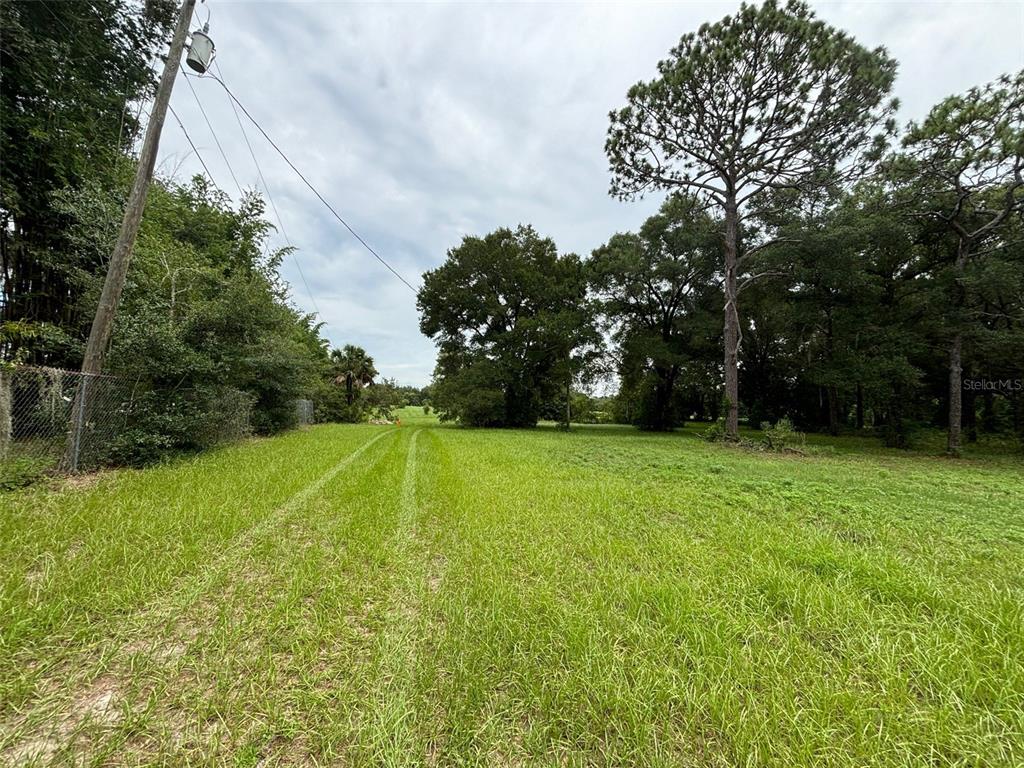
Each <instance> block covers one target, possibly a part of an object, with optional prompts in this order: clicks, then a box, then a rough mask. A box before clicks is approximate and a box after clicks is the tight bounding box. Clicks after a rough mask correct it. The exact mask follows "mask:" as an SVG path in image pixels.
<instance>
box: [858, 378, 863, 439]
mask: <svg viewBox="0 0 1024 768" xmlns="http://www.w3.org/2000/svg"><path fill="white" fill-rule="evenodd" d="M857 429H858V430H862V429H864V385H863V384H861V383H860V382H857Z"/></svg>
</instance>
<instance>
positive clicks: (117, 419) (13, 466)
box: [0, 366, 133, 486]
mask: <svg viewBox="0 0 1024 768" xmlns="http://www.w3.org/2000/svg"><path fill="white" fill-rule="evenodd" d="M132 400H133V391H132V387H131V386H130V385H129V384H128V383H127V382H125V381H123V380H122V379H118V378H115V377H112V376H97V375H90V374H83V373H81V372H78V371H64V370H60V369H58V368H42V367H33V366H17V367H15V368H9V367H0V486H4V485H10V484H13V483H16V482H17V481H18V480H19V479H20V478H24V477H32V476H36V475H40V474H45V473H48V472H55V471H67V472H76V471H79V470H84V469H93V468H95V467H97V466H99V465H100V464H101V463H102V462H103V460H104V459H105V456H106V451H107V448H108V446H109V445H110V443H111V440H112V439H113V438H114V437H115V436H116V435H117V434H118V433H119V432H120V431H121V430H122V429H123V428H124V425H125V423H126V420H127V418H128V414H129V413H130V411H131V407H132Z"/></svg>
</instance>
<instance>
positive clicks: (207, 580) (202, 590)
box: [0, 430, 396, 765]
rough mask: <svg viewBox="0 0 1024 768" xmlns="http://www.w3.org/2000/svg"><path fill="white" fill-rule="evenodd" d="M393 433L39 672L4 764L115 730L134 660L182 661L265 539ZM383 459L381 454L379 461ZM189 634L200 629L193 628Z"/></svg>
mask: <svg viewBox="0 0 1024 768" xmlns="http://www.w3.org/2000/svg"><path fill="white" fill-rule="evenodd" d="M394 434H396V431H395V430H388V431H385V432H380V433H378V434H376V435H375V436H373V437H372V438H370V439H369V440H367V441H365V442H363V443H362V444H361V445H359V447H358V448H356V449H355V450H354V451H352V452H350V453H348V454H347V455H346V456H345V457H343V458H342V459H341V460H340V461H338V462H337V463H335V464H334V465H333V466H331V467H330V468H329V469H328V470H327V471H326V472H323V473H322V474H321V475H319V476H318V477H317V478H316V479H314V480H313V481H312V482H310V483H308V484H307V485H305V486H303V487H302V488H300V489H299V490H298V491H296V492H295V493H293V494H292V495H291V496H289V497H288V498H287V499H286V500H285V501H284V502H283V503H281V504H279V505H278V506H277V507H276V508H275V509H274V510H273V511H272V513H271V514H269V515H267V516H265V517H264V518H262V519H261V520H259V521H258V522H256V523H255V524H254V525H252V526H249V527H248V528H246V529H244V530H243V531H241V532H240V533H239V534H238V535H237V536H235V537H234V538H233V539H231V540H230V541H229V542H228V543H227V544H226V545H225V546H224V547H223V548H222V549H221V550H220V552H219V553H218V554H217V556H216V557H215V558H213V559H212V560H211V561H209V563H208V564H207V565H206V566H205V567H202V568H200V569H196V570H193V571H191V572H189V573H188V574H186V575H185V576H183V577H182V578H180V579H179V580H178V581H177V582H176V583H175V584H174V585H173V586H172V587H171V588H170V589H168V590H166V591H165V592H164V593H162V597H160V598H158V599H156V600H153V601H150V602H149V603H147V604H145V605H143V606H140V607H139V608H138V609H136V610H134V611H132V612H131V613H129V614H127V615H126V616H125V617H124V618H123V619H122V620H121V623H120V624H119V626H118V627H116V628H115V631H114V632H113V634H112V636H110V637H108V638H106V640H105V641H102V642H99V643H95V644H89V645H86V646H81V645H79V646H77V647H72V648H70V649H69V650H68V653H66V654H61V655H60V656H59V657H56V658H54V659H53V660H50V661H49V663H48V664H47V665H46V667H45V668H40V670H39V681H38V684H37V695H36V696H35V697H32V698H30V699H29V700H28V701H26V702H25V705H24V706H23V707H22V708H21V711H19V712H17V713H16V714H15V716H14V717H13V718H10V719H9V720H8V721H7V722H4V723H2V724H0V757H2V758H3V761H2V762H3V763H4V764H6V762H10V763H11V764H14V765H22V764H49V763H50V762H52V761H54V759H55V757H56V756H57V755H58V754H59V753H60V752H61V750H62V749H63V748H65V747H66V746H67V745H68V743H69V742H71V741H73V740H74V739H75V737H76V736H77V735H78V734H79V733H80V732H82V731H84V730H88V729H92V730H94V731H95V730H96V729H97V728H98V729H99V730H104V729H108V730H109V729H110V728H111V727H113V726H115V725H116V724H117V723H118V722H120V721H121V720H122V719H123V718H124V716H125V715H126V714H128V710H129V709H130V704H131V703H130V701H128V700H127V697H126V692H125V691H124V690H123V686H121V685H119V683H118V682H117V680H118V679H119V678H122V677H127V676H129V674H130V671H131V668H132V667H133V666H134V663H133V659H134V657H135V656H136V655H138V654H146V655H149V656H150V657H156V658H158V659H161V660H162V661H165V662H168V661H172V660H173V658H174V657H176V656H178V655H180V654H181V653H182V652H183V651H184V648H185V645H186V644H187V640H188V638H187V637H182V636H181V634H182V631H183V630H182V628H181V626H180V625H181V624H182V623H183V620H184V619H185V617H187V616H188V615H189V613H190V611H194V609H195V606H196V605H197V604H198V603H200V602H201V601H202V600H203V599H204V597H205V596H207V595H209V594H210V593H211V592H212V591H213V590H214V589H215V588H217V587H218V586H219V585H223V584H224V582H225V581H226V580H230V578H231V576H232V572H233V571H237V570H239V564H240V563H241V562H242V561H243V560H244V559H245V558H246V555H247V554H248V553H250V552H251V551H252V550H253V549H254V548H255V547H257V546H258V545H259V543H260V542H261V541H265V540H267V539H268V538H270V537H273V536H275V535H276V533H277V532H279V531H280V529H281V528H282V527H283V526H285V525H286V524H287V523H288V521H289V520H291V519H292V518H294V517H295V516H296V515H297V514H298V513H300V512H301V511H303V510H304V509H306V508H307V506H308V505H309V504H310V503H311V502H312V501H313V500H314V499H316V498H317V497H318V495H319V494H321V493H322V492H323V491H324V489H325V488H327V487H328V486H329V485H330V484H331V482H332V481H334V480H335V479H336V478H337V477H338V476H339V475H341V474H342V473H344V472H345V471H346V470H348V469H350V468H351V467H352V466H353V465H354V464H355V463H356V462H357V460H359V459H360V458H361V457H362V456H364V455H365V454H366V453H367V451H369V449H371V448H372V447H373V446H374V445H375V444H377V443H378V442H380V441H381V440H383V439H384V438H385V437H388V436H389V435H394ZM379 459H380V456H379V455H378V456H377V457H376V459H374V463H376V461H378V460H379ZM190 623H191V622H190ZM186 631H187V632H188V633H189V634H193V633H195V632H196V631H197V630H196V629H195V627H194V626H192V627H191V628H190V629H189V630H186ZM69 756H70V755H69Z"/></svg>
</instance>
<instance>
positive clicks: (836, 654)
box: [0, 414, 1024, 766]
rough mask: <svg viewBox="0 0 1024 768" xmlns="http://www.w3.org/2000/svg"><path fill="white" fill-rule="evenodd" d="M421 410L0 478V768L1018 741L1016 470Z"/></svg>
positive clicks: (561, 758)
mask: <svg viewBox="0 0 1024 768" xmlns="http://www.w3.org/2000/svg"><path fill="white" fill-rule="evenodd" d="M410 415H414V414H406V415H403V418H402V421H403V426H402V427H401V428H400V429H388V428H386V427H383V428H382V427H370V426H345V427H342V426H337V427H320V428H316V429H312V430H309V431H306V432H302V433H295V434H291V435H288V436H285V437H281V438H277V439H274V440H264V441H253V442H250V443H247V444H245V445H242V446H235V447H231V448H226V449H223V450H220V451H217V452H215V453H213V454H210V455H206V456H202V457H198V458H194V459H191V460H188V461H184V462H180V463H177V464H173V465H169V466H165V467H159V468H156V469H151V470H145V471H141V472H122V473H116V474H110V475H106V476H101V477H100V479H99V480H97V481H96V482H95V483H94V484H92V485H88V486H86V487H81V488H65V489H63V490H58V491H53V490H47V489H35V490H30V491H23V492H19V493H16V494H8V495H5V496H0V503H3V504H4V511H3V513H2V514H3V518H2V519H3V534H2V536H0V563H3V565H2V566H0V573H2V582H0V583H2V596H0V599H2V603H0V607H2V614H0V615H2V616H3V617H4V621H3V627H2V635H0V637H2V646H0V654H2V656H0V702H2V705H0V706H2V710H0V756H3V757H4V758H5V759H7V760H8V761H9V762H29V761H30V759H31V756H32V755H35V759H36V762H37V763H38V764H46V763H48V762H60V761H62V760H70V759H71V758H72V757H74V758H76V759H78V758H81V759H83V762H86V763H88V762H93V763H96V764H102V763H104V762H105V763H107V764H138V763H144V764H145V763H151V764H152V763H176V764H185V763H187V762H191V763H223V762H228V763H232V764H240V765H256V764H295V765H299V764H314V765H315V764H324V765H326V764H339V765H396V766H397V765H402V766H404V765H438V766H441V765H652V766H688V765H692V766H698V765H700V766H707V765H712V766H713V765H721V766H732V765H778V766H790V765H807V766H812V765H813V766H822V765H823V766H871V765H878V766H883V765H884V766H904V765H922V764H932V765H976V766H1002V765H1005V766H1015V765H1019V764H1021V763H1022V762H1024V608H1022V606H1024V576H1022V573H1024V483H1022V482H1021V477H1022V469H1024V465H1022V463H1021V462H1020V460H1019V459H1012V458H1011V459H992V460H975V461H965V462H950V461H946V460H939V459H934V458H930V457H927V456H922V455H915V454H907V453H896V452H885V451H873V452H871V453H866V452H863V451H859V450H850V449H849V448H848V444H847V443H843V442H842V441H840V442H831V443H829V442H828V441H824V443H825V444H827V445H831V446H832V447H833V448H834V450H833V451H831V452H829V453H828V454H827V455H825V454H822V455H811V456H776V455H771V454H763V453H758V454H751V453H747V452H743V451H740V450H736V449H733V448H729V447H724V446H719V445H711V444H707V443H704V442H702V441H699V440H695V439H688V436H687V434H686V433H684V434H682V435H669V436H664V435H641V434H638V433H635V432H633V431H630V430H622V429H614V428H594V429H580V430H576V431H574V432H571V433H568V434H565V433H561V432H557V431H555V430H543V429H542V430H535V431H532V432H509V431H501V432H495V431H482V430H459V429H449V428H438V427H437V426H436V423H435V422H434V421H433V420H432V419H422V420H420V421H416V420H414V419H410V418H409V416H410ZM371 441H373V442H371ZM261 761H262V762H261Z"/></svg>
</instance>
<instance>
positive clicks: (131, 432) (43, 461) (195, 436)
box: [0, 365, 314, 488]
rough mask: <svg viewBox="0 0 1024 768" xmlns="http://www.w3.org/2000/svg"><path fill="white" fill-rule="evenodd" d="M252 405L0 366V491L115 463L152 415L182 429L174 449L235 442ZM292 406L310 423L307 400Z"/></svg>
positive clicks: (248, 425) (235, 398)
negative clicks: (48, 476)
mask: <svg viewBox="0 0 1024 768" xmlns="http://www.w3.org/2000/svg"><path fill="white" fill-rule="evenodd" d="M253 400H254V398H253V396H252V395H251V394H249V393H246V392H242V391H240V390H236V389H232V388H230V387H220V388H217V389H214V390H202V391H200V390H188V389H186V390H174V391H171V392H159V391H138V389H137V388H136V386H135V385H134V383H132V382H129V381H126V380H124V379H120V378H117V377H115V376H97V375H90V374H84V373H81V372H79V371H66V370H62V369H59V368H44V367H34V366H27V365H18V366H10V365H7V366H4V365H0V488H4V487H9V486H13V485H20V484H22V483H24V482H26V481H28V480H31V479H32V478H35V477H38V476H40V475H45V474H52V473H58V472H79V471H87V470H91V469H96V468H97V467H99V466H101V465H103V464H105V463H111V462H114V463H117V462H118V461H119V460H123V459H124V456H123V455H122V454H123V452H124V451H125V450H126V449H130V450H134V451H135V453H136V454H138V453H139V452H140V451H144V449H145V444H146V438H145V435H149V434H152V424H151V422H153V420H154V418H156V420H157V421H158V422H160V420H161V418H163V419H164V420H167V417H168V416H169V415H173V417H174V418H173V419H172V420H176V421H177V422H179V431H181V429H184V427H181V426H180V425H181V424H184V425H186V426H187V434H188V440H184V439H178V440H177V443H176V444H177V445H179V446H182V445H184V446H185V448H186V449H187V450H203V449H204V448H209V447H210V446H213V445H216V444H219V443H225V442H231V441H234V440H238V439H241V438H243V437H245V436H246V435H249V434H251V432H252V418H251V417H252V409H253ZM292 407H294V409H295V420H296V423H297V424H298V425H299V426H307V425H309V424H312V423H313V421H314V407H313V401H312V400H295V401H294V403H293V405H292ZM161 423H162V422H161ZM164 426H166V425H164ZM140 435H142V437H141V438H140ZM179 437H180V436H179ZM133 440H134V441H135V442H133ZM119 450H120V451H121V453H118V451H119ZM155 450H157V451H160V450H166V446H164V445H163V444H162V443H161V444H157V445H156V447H155ZM136 458H137V457H136Z"/></svg>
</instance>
